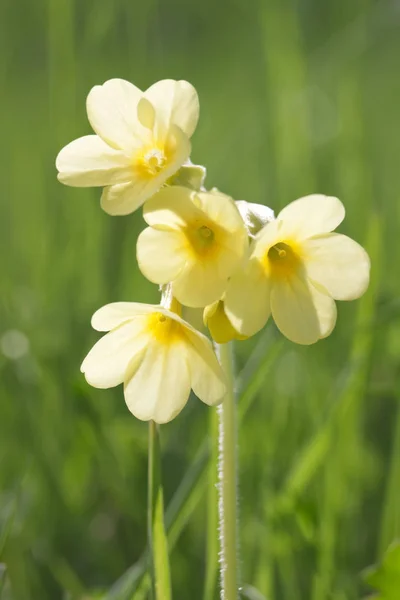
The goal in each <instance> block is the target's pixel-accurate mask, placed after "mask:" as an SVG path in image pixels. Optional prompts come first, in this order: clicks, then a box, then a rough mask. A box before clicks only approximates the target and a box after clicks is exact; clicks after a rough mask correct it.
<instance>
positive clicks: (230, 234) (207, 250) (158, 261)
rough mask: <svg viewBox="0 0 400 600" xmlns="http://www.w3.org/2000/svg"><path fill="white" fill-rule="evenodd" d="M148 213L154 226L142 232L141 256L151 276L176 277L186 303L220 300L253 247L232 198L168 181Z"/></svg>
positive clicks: (174, 280) (158, 280) (143, 267)
mask: <svg viewBox="0 0 400 600" xmlns="http://www.w3.org/2000/svg"><path fill="white" fill-rule="evenodd" d="M143 216H144V219H145V221H146V222H147V223H148V224H149V225H150V227H148V228H147V229H145V230H144V231H143V232H142V233H141V234H140V235H139V238H138V243H137V259H138V263H139V268H140V270H141V271H142V273H143V274H144V275H145V277H147V279H149V280H150V281H152V282H153V283H158V284H165V283H167V282H171V283H172V290H173V295H174V297H175V298H176V299H177V300H178V301H179V302H181V303H182V304H184V305H186V306H191V307H204V306H207V305H208V304H211V303H213V302H215V301H217V300H219V299H220V298H221V296H222V294H223V293H224V291H225V288H226V285H227V282H228V278H229V277H230V276H231V275H232V274H233V272H234V271H235V270H236V269H237V268H238V267H239V266H240V264H241V263H242V261H243V259H244V257H245V254H246V252H247V249H248V238H247V230H246V228H245V226H244V223H243V220H242V218H241V216H240V213H239V211H238V209H237V208H236V206H235V203H234V201H233V200H232V198H230V197H229V196H226V195H225V194H221V193H220V192H217V191H213V192H198V193H196V192H193V191H191V190H189V189H187V188H184V187H180V186H174V187H168V188H164V189H162V190H161V191H160V192H159V193H158V194H157V195H156V196H154V198H152V199H151V200H150V201H149V202H147V203H146V205H145V207H144V210H143Z"/></svg>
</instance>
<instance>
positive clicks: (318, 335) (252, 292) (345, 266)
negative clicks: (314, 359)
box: [225, 194, 370, 344]
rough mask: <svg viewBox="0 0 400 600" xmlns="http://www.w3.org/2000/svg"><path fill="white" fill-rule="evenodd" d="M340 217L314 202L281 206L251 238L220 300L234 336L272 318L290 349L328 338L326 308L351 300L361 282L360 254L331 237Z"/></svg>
mask: <svg viewBox="0 0 400 600" xmlns="http://www.w3.org/2000/svg"><path fill="white" fill-rule="evenodd" d="M344 215H345V210H344V206H343V204H342V203H341V202H340V200H338V199H337V198H334V197H330V196H322V195H318V194H314V195H310V196H306V197H304V198H300V199H299V200H296V201H294V202H292V203H291V204H289V205H288V206H286V207H285V208H284V209H283V210H282V211H281V212H280V213H279V215H278V216H277V218H276V220H274V221H271V222H270V223H268V224H267V225H266V226H265V227H264V228H263V229H262V230H261V231H260V232H259V234H258V235H257V236H256V238H255V239H254V241H253V243H252V246H251V248H250V258H249V261H248V262H247V264H246V267H245V269H243V270H241V271H238V272H237V273H235V275H234V276H233V277H232V278H231V280H230V282H229V285H228V288H227V291H226V295H225V312H226V315H227V317H228V319H229V321H230V322H231V324H232V326H233V327H234V328H235V329H236V330H237V331H239V332H240V333H242V334H243V335H253V334H254V333H256V332H257V331H259V330H260V329H261V328H262V327H263V326H264V325H265V323H266V322H267V320H268V318H269V316H270V315H271V314H272V317H273V319H274V321H275V323H276V325H277V326H278V328H279V329H280V331H281V332H282V333H283V334H284V335H285V336H286V337H287V338H289V339H290V340H292V341H293V342H296V343H298V344H313V343H314V342H316V341H317V340H319V339H322V338H325V337H327V336H328V335H329V334H330V333H331V332H332V330H333V328H334V326H335V323H336V304H335V301H334V300H354V299H356V298H359V297H360V296H361V295H362V294H363V293H364V292H365V290H366V289H367V287H368V282H369V271H370V262H369V258H368V255H367V253H366V252H365V250H364V249H363V248H362V247H361V246H360V245H359V244H357V243H356V242H355V241H353V240H352V239H350V238H349V237H347V236H345V235H342V234H338V233H331V232H332V231H333V230H334V229H335V228H336V227H337V226H338V225H339V224H340V223H341V222H342V221H343V219H344Z"/></svg>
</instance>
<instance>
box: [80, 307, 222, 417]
mask: <svg viewBox="0 0 400 600" xmlns="http://www.w3.org/2000/svg"><path fill="white" fill-rule="evenodd" d="M92 327H93V328H94V329H96V330H97V331H108V332H109V333H107V334H106V335H105V336H104V337H102V338H101V339H100V340H99V341H98V342H97V343H96V344H95V345H94V346H93V348H92V349H91V350H90V352H89V354H88V355H87V356H86V358H85V360H84V361H83V363H82V366H81V371H82V372H83V373H84V374H85V377H86V380H87V381H88V383H90V385H92V386H94V387H97V388H110V387H114V386H117V385H119V384H120V383H123V384H124V395H125V401H126V404H127V406H128V408H129V410H130V411H131V413H132V414H133V415H135V417H137V418H138V419H141V420H143V421H148V420H153V421H155V422H156V423H167V422H168V421H171V420H172V419H173V418H174V417H175V416H176V415H177V414H178V413H179V412H180V411H181V410H182V409H183V407H184V406H185V404H186V402H187V401H188V398H189V394H190V390H191V389H192V390H193V391H194V393H195V394H196V396H197V397H198V398H199V399H200V400H202V401H203V402H205V403H206V404H208V405H210V406H214V405H216V404H219V403H220V402H221V401H222V399H223V396H224V393H225V390H226V384H225V376H224V374H223V371H222V369H221V367H220V365H219V363H218V360H217V358H216V356H215V353H214V351H213V349H212V346H211V342H210V341H209V340H208V339H207V338H206V337H205V336H204V335H203V334H201V333H200V332H198V331H197V330H196V329H194V328H193V327H192V326H191V325H189V324H188V323H187V322H186V321H184V320H183V319H181V318H180V317H179V316H178V315H177V314H176V313H174V312H171V311H170V310H167V309H166V308H163V307H162V306H158V305H156V306H155V305H150V304H139V303H136V302H116V303H113V304H108V305H106V306H103V307H102V308H100V309H99V310H98V311H97V312H96V313H95V314H94V315H93V317H92Z"/></svg>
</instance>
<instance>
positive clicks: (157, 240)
mask: <svg viewBox="0 0 400 600" xmlns="http://www.w3.org/2000/svg"><path fill="white" fill-rule="evenodd" d="M185 245H186V239H185V237H184V235H183V234H182V233H181V232H179V231H158V230H157V229H152V228H151V227H147V228H146V229H145V230H144V231H142V233H141V234H140V235H139V237H138V241H137V250H136V256H137V260H138V264H139V269H140V270H141V271H142V273H143V275H144V276H145V277H146V278H147V279H149V280H150V281H152V282H153V283H158V284H164V283H169V282H170V281H172V280H173V279H176V277H178V275H179V274H180V272H181V271H182V269H183V268H184V267H185V264H186V259H185V252H184V246H185Z"/></svg>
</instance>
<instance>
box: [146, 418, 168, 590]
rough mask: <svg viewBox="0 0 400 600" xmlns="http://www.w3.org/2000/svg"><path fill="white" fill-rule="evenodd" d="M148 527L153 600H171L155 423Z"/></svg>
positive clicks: (152, 426) (151, 429)
mask: <svg viewBox="0 0 400 600" xmlns="http://www.w3.org/2000/svg"><path fill="white" fill-rule="evenodd" d="M147 526H148V532H147V533H148V543H149V551H150V564H151V568H150V571H151V588H152V600H171V578H170V571H169V558H168V546H167V536H166V533H165V526H164V500H163V489H162V483H161V460H160V439H159V433H158V427H157V425H156V423H155V422H154V421H150V422H149V471H148V504H147Z"/></svg>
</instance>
